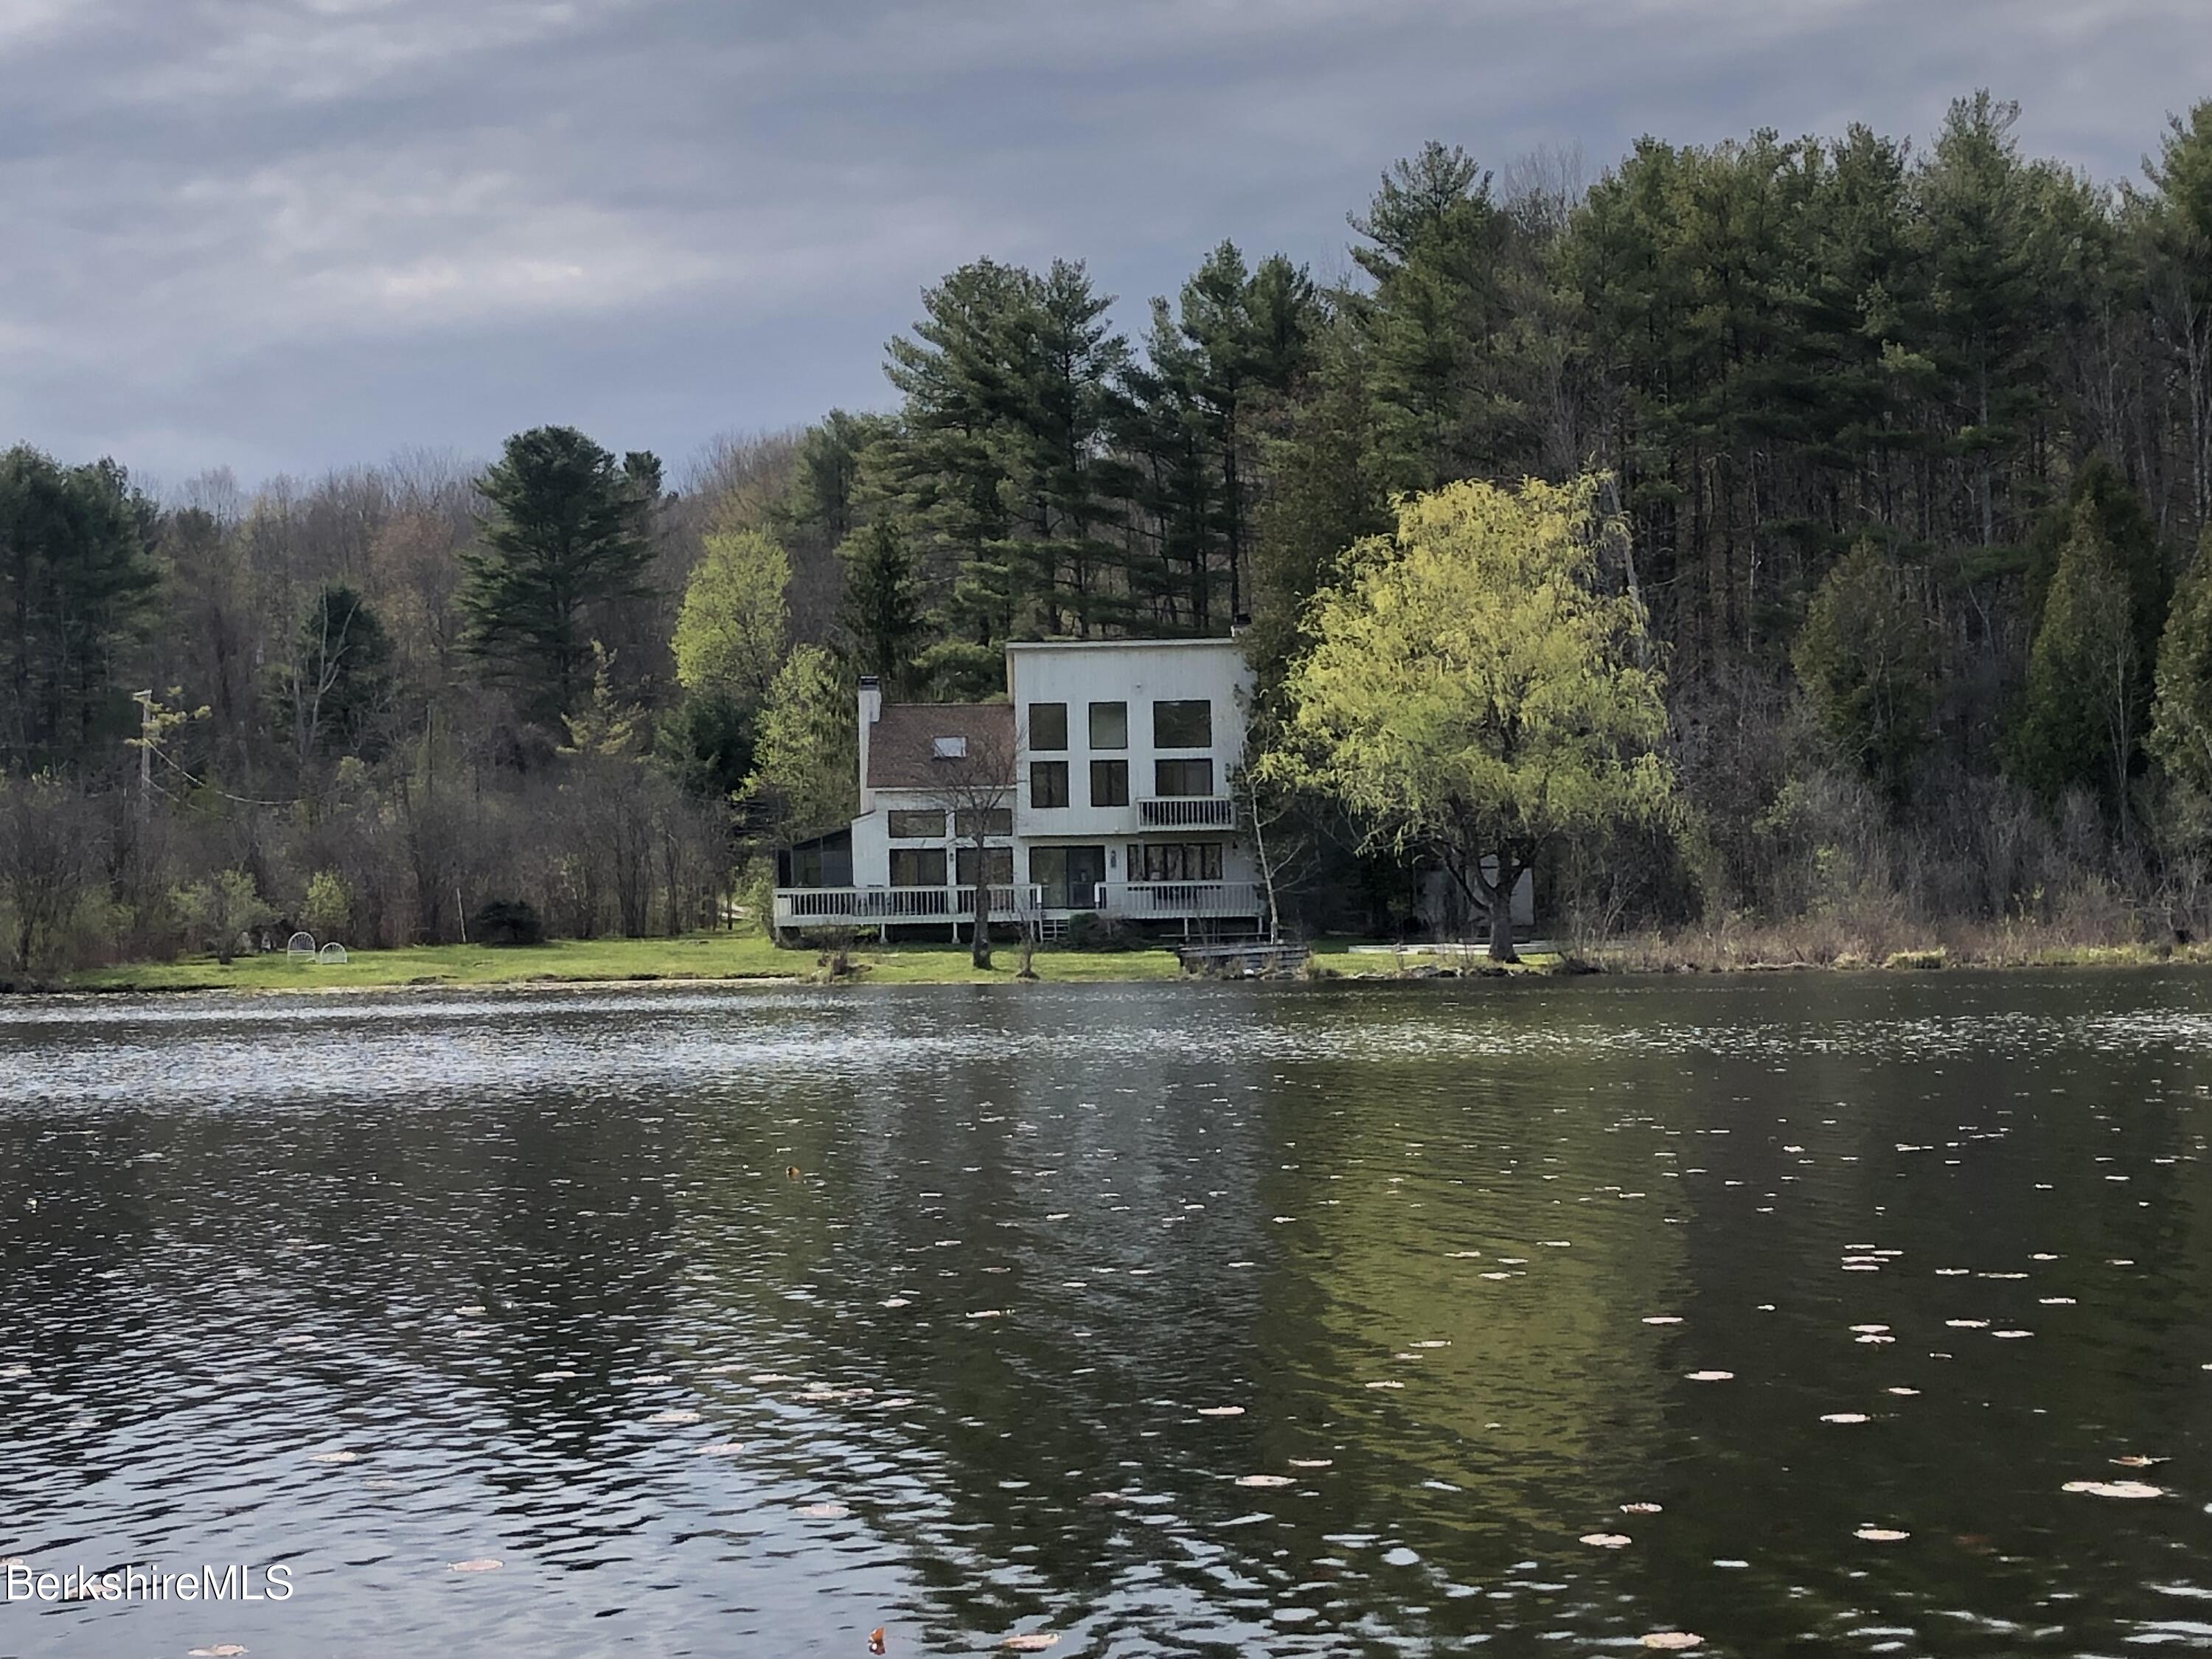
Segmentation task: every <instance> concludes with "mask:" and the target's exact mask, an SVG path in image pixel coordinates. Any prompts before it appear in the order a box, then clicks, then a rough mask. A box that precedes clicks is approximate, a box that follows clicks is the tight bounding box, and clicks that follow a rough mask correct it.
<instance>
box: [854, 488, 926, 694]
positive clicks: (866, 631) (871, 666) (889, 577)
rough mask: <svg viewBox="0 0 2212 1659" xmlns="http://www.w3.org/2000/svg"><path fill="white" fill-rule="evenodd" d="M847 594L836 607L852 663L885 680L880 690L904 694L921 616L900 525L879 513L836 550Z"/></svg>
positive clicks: (911, 563) (911, 678)
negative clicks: (879, 515)
mask: <svg viewBox="0 0 2212 1659" xmlns="http://www.w3.org/2000/svg"><path fill="white" fill-rule="evenodd" d="M839 551H840V555H841V556H842V558H843V560H844V562H845V599H844V604H843V605H842V608H841V609H840V610H839V611H838V613H837V621H838V626H839V628H840V629H842V631H843V633H844V635H845V639H846V641H847V648H848V653H849V654H850V655H851V657H852V659H853V662H854V666H855V667H857V668H858V669H859V670H860V672H861V673H863V674H872V675H874V676H875V677H876V678H878V679H879V680H881V681H882V682H883V686H884V696H888V697H891V698H894V699H898V698H903V697H905V696H908V692H909V688H910V687H911V686H912V684H913V681H914V661H915V649H916V647H917V646H918V645H919V644H920V642H921V635H922V621H921V611H920V609H919V607H918V605H917V604H916V601H915V578H914V561H913V559H912V558H911V557H909V556H908V553H907V550H906V538H905V536H904V534H903V533H902V530H901V527H900V526H898V525H897V524H896V522H894V521H893V520H889V519H878V520H876V521H875V522H874V523H872V524H871V525H869V526H867V527H866V529H864V530H862V531H860V532H859V533H857V534H856V535H854V537H853V538H851V539H850V540H849V541H848V542H847V543H846V544H845V545H844V546H843V547H842V549H841V550H839Z"/></svg>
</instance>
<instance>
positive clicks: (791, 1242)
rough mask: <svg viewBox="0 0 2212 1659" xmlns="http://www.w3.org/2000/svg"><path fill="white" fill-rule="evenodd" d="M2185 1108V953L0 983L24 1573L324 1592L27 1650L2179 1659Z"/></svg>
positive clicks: (2210, 996) (2201, 1108)
mask: <svg viewBox="0 0 2212 1659" xmlns="http://www.w3.org/2000/svg"><path fill="white" fill-rule="evenodd" d="M2208 1128H2212V978H2207V977H2205V976H2203V975H2192V974H2188V973H2185V972H2181V971H2175V972H2172V973H2166V974H2133V973H2105V974H2098V975H2075V976H2059V975H2053V976H2027V975H2018V976H2006V977H1978V976H1972V975H1958V974H1931V975H1918V976H1904V975H1881V976H1867V977H1860V978H1845V977H1817V978H1816V977H1790V978H1781V977H1777V978H1769V979H1759V980H1741V979H1739V980H1733V981H1580V982H1574V983H1561V984H1507V985H1499V984H1496V983H1493V982H1488V981H1477V982H1470V983H1466V984H1461V985H1444V984H1422V985H1409V986H1376V987H1343V986H1326V985H1323V986H1279V987H1231V986H1194V987H1184V986H1174V985H1152V986H1132V987H1052V986H1042V987H1006V988H1005V989H997V988H993V989H986V990H969V989H964V988H945V989H910V990H909V989H894V988H878V989H866V988H863V989H858V990H853V989H839V990H835V991H807V990H799V989H788V988H785V989H762V990H757V991H738V992H731V991H696V992H680V991H671V990H668V989H665V988H654V989H652V990H649V991H639V992H628V993H607V994H598V993H592V994H575V993H568V994H562V993H532V994H482V995H470V994H453V993H446V994H435V995H434V994H423V995H416V994H402V995H390V996H377V997H361V998H314V999H301V1000H199V999H181V998H179V999H167V1000H119V999H112V998H111V999H99V1000H14V1001H0V1558H9V1559H13V1560H14V1561H15V1563H16V1564H17V1565H14V1566H12V1567H11V1568H10V1569H9V1571H10V1573H11V1574H12V1575H14V1577H12V1578H11V1580H10V1583H11V1584H15V1585H16V1586H18V1587H20V1585H21V1583H22V1582H23V1581H24V1580H26V1579H29V1580H32V1581H33V1583H35V1578H36V1575H40V1574H45V1573H52V1574H55V1575H57V1576H60V1575H64V1574H67V1573H70V1572H73V1571H79V1570H84V1571H92V1572H94V1573H104V1572H110V1571H112V1572H118V1573H120V1572H122V1571H125V1569H127V1568H137V1569H138V1570H140V1571H148V1570H151V1571H160V1572H169V1573H176V1572H192V1573H197V1571H199V1570H200V1569H201V1568H202V1567H203V1566H212V1567H215V1568H216V1570H217V1572H218V1575H220V1573H221V1572H222V1571H224V1570H227V1569H228V1567H229V1566H231V1565H238V1566H240V1567H241V1568H242V1569H244V1570H245V1577H242V1578H241V1580H240V1583H241V1584H243V1583H258V1584H259V1585H261V1586H262V1587H263V1588H264V1589H266V1588H267V1587H268V1586H269V1585H270V1584H271V1583H278V1582H283V1581H289V1588H290V1594H289V1598H288V1599H285V1600H283V1601H276V1600H273V1599H271V1600H263V1601H242V1600H233V1599H225V1600H216V1601H209V1600H198V1601H182V1600H180V1599H179V1598H178V1597H177V1595H169V1596H167V1597H166V1598H163V1599H149V1598H147V1597H144V1596H139V1597H136V1598H133V1599H127V1600H111V1599H100V1600H52V1601H49V1600H41V1599H40V1598H39V1596H38V1595H37V1594H36V1593H35V1592H33V1593H27V1594H23V1595H17V1596H16V1597H15V1599H14V1600H11V1601H8V1602H6V1603H5V1604H4V1605H0V1654H5V1655H11V1656H12V1655H20V1656H29V1655H70V1656H76V1655H86V1656H98V1659H107V1656H125V1659H134V1656H172V1655H173V1656H178V1659H183V1656H185V1655H187V1654H189V1653H191V1651H192V1650H195V1649H197V1650H202V1651H203V1652H219V1651H227V1650H234V1649H235V1648H243V1649H244V1650H246V1651H248V1652H250V1653H251V1654H252V1655H254V1656H257V1659H281V1656H310V1655H313V1656H320V1655H343V1656H353V1655H364V1654H406V1653H428V1654H435V1655H450V1656H476V1655H531V1656H539V1655H544V1656H553V1655H595V1654H637V1655H678V1654H683V1655H755V1654H759V1655H770V1656H782V1655H805V1654H817V1653H818V1654H836V1655H853V1656H859V1655H861V1654H864V1653H865V1652H866V1645H867V1633H868V1632H869V1631H870V1630H871V1629H872V1628H873V1627H875V1626H884V1629H885V1632H886V1634H885V1642H886V1645H887V1649H888V1651H889V1652H890V1654H891V1655H894V1656H896V1655H902V1654H907V1655H913V1654H922V1653H959V1652H979V1651H988V1650H996V1649H999V1648H1000V1645H1001V1644H1004V1643H1006V1641H1007V1640H1008V1638H1017V1637H1024V1636H1027V1637H1032V1638H1036V1640H1035V1641H1034V1642H1033V1643H1031V1644H1030V1645H1031V1646H1032V1647H1036V1648H1042V1647H1043V1645H1044V1638H1047V1637H1052V1638H1057V1640H1056V1643H1055V1644H1054V1645H1053V1646H1052V1648H1051V1650H1052V1651H1054V1652H1055V1653H1056V1654H1059V1655H1063V1656H1074V1655H1115V1656H1134V1655H1145V1654H1218V1655H1230V1654H1235V1655H1239V1656H1250V1655H1253V1654H1270V1655H1303V1654H1328V1655H1352V1654H1361V1655H1364V1654H1377V1655H1381V1654H1393V1655H1401V1654H1431V1653H1435V1654H1443V1653H1461V1652H1467V1651H1471V1650H1479V1651H1485V1652H1491V1653H1498V1654H1544V1655H1563V1656H1579V1655H1591V1654H1601V1653H1608V1652H1626V1651H1637V1652H1640V1651H1643V1650H1644V1645H1643V1644H1644V1638H1646V1637H1650V1636H1662V1635H1664V1634H1666V1633H1668V1632H1691V1633H1695V1634H1697V1635H1699V1636H1701V1637H1702V1638H1704V1642H1705V1646H1704V1648H1703V1651H1705V1652H1711V1653H1724V1654H1735V1655H1745V1656H1763V1655H1770V1654H1781V1653H1799V1652H1802V1653H1806V1654H1859V1653H1866V1654H1875V1653H1901V1654H1921V1655H1945V1656H1950V1655H2016V1654H2043V1653H2050V1654H2070V1655H2109V1654H2118V1653H2121V1652H2125V1651H2132V1650H2138V1649H2140V1648H2143V1647H2148V1646H2156V1645H2164V1646H2167V1647H2172V1648H2177V1649H2182V1650H2202V1649H2212V1555H2208V1551H2212V1514H2208V1505H2212V1191H2208V1187H2207V1179H2206V1165H2205V1161H2204V1160H2205V1156H2206V1145H2205V1137H2206V1133H2207V1132H2208ZM792 1170H796V1171H797V1173H795V1174H793V1173H790V1172H789V1171H792ZM2084 1483H2087V1489H2083V1488H2084ZM2069 1487H2073V1488H2075V1489H2074V1490H2069ZM2129 1494H2135V1495H2129ZM1590 1540H1599V1541H1600V1542H1591V1541H1590ZM494 1562H495V1563H496V1564H497V1565H495V1566H492V1565H488V1564H489V1563H494ZM276 1567H281V1568H283V1570H284V1571H283V1574H282V1575H280V1577H279V1578H278V1579H276V1580H271V1579H269V1578H267V1577H259V1578H256V1577H254V1575H258V1574H264V1573H265V1572H266V1571H267V1570H269V1569H270V1568H276Z"/></svg>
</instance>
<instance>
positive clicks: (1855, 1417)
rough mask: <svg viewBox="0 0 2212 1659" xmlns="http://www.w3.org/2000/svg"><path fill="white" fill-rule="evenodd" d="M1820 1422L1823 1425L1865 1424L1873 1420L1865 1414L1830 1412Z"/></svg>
mask: <svg viewBox="0 0 2212 1659" xmlns="http://www.w3.org/2000/svg"><path fill="white" fill-rule="evenodd" d="M1820 1420H1821V1421H1822V1422H1823V1423H1865V1422H1869V1421H1871V1420H1872V1419H1869V1417H1868V1416H1867V1414H1866V1413H1864V1412H1830V1413H1827V1414H1826V1416H1824V1417H1823V1418H1821V1419H1820Z"/></svg>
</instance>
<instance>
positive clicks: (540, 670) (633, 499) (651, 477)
mask: <svg viewBox="0 0 2212 1659" xmlns="http://www.w3.org/2000/svg"><path fill="white" fill-rule="evenodd" d="M659 471H660V468H659V462H658V461H657V460H655V459H653V457H652V456H650V455H648V454H643V453H637V454H633V455H631V456H629V458H627V459H626V460H625V461H624V462H623V464H621V465H617V463H616V461H615V458H614V457H613V456H612V455H611V454H610V453H608V452H607V451H605V450H604V449H602V448H600V447H599V445H597V444H595V443H593V442H592V441H591V440H590V439H589V438H586V436H585V435H583V434H582V433H580V432H579V431H577V430H576V429H575V428H573V427H535V428H532V429H531V430H530V431H527V432H523V433H518V434H517V435H515V436H513V437H512V438H509V439H508V440H507V444H506V447H505V449H504V451H503V453H501V458H500V459H499V460H497V461H496V462H495V463H494V464H493V465H491V466H490V467H489V469H488V470H487V471H485V473H484V475H483V477H481V478H480V479H478V480H477V489H478V490H479V491H480V492H481V493H482V494H483V497H484V499H485V501H487V502H488V503H489V506H490V508H491V511H490V513H489V516H488V517H487V518H486V519H485V520H483V524H482V526H481V527H480V530H479V543H480V544H479V545H478V546H477V548H476V549H474V550H471V551H469V552H466V553H464V554H463V555H462V556H461V562H462V566H463V568H464V570H465V580H464V581H463V584H462V586H461V590H460V592H459V596H458V602H459V606H460V609H461V611H462V614H463V616H464V617H465V619H466V627H467V632H466V635H465V642H466V645H467V647H468V649H469V650H470V651H471V653H473V654H474V655H475V656H476V657H477V659H479V660H480V661H481V662H483V665H484V666H485V668H486V670H487V671H489V673H490V674H491V675H492V676H493V677H494V678H498V679H501V680H504V681H506V682H507V683H508V684H512V685H513V687H514V688H515V689H516V690H517V692H518V694H519V696H520V699H521V702H522V707H523V708H524V710H525V712H526V714H530V715H531V716H532V717H533V718H536V719H539V720H544V721H546V722H548V723H550V724H553V725H556V726H557V725H558V724H559V722H560V721H561V720H562V719H563V718H565V717H566V716H568V715H569V714H574V713H576V712H577V711H578V710H580V708H582V707H583V704H584V702H585V700H586V698H587V697H588V696H590V694H591V685H592V638H591V631H590V629H589V626H588V623H587V621H586V617H587V615H588V613H589V612H590V611H592V609H593V608H594V607H595V606H598V605H604V604H605V603H607V602H609V601H612V600H617V599H628V598H634V597H636V596H637V595H639V594H640V593H641V592H642V591H643V577H644V573H645V568H646V564H647V559H648V558H649V556H650V554H651V546H650V544H649V543H648V542H647V538H646V534H645V532H646V528H647V515H648V514H649V513H650V512H651V510H652V508H653V506H654V505H655V503H656V502H657V500H658V492H659Z"/></svg>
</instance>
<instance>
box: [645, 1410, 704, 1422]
mask: <svg viewBox="0 0 2212 1659" xmlns="http://www.w3.org/2000/svg"><path fill="white" fill-rule="evenodd" d="M645 1420H646V1421H647V1422H648V1423H696V1422H697V1421H698V1420H699V1413H696V1412H691V1411H680V1410H679V1411H665V1412H655V1413H653V1415H652V1416H650V1417H648V1418H647V1419H645Z"/></svg>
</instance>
